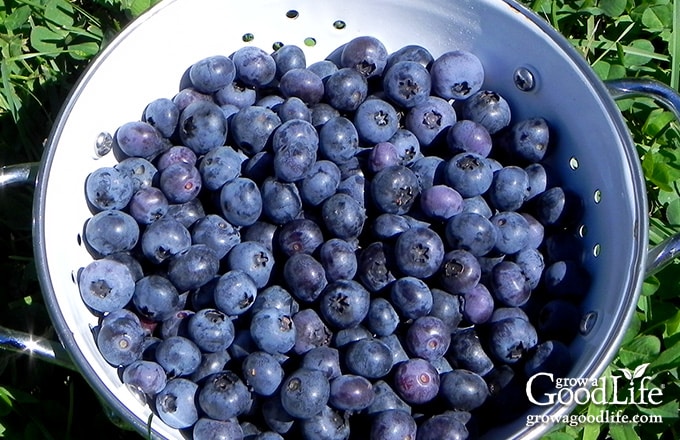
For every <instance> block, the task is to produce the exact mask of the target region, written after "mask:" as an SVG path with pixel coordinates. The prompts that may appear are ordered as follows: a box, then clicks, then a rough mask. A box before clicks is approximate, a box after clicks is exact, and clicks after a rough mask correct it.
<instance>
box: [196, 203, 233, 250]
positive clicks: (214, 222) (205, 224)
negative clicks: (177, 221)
mask: <svg viewBox="0 0 680 440" xmlns="http://www.w3.org/2000/svg"><path fill="white" fill-rule="evenodd" d="M191 240H192V242H193V243H194V244H204V245H206V246H208V247H209V248H210V249H212V250H213V251H214V252H215V254H216V256H217V258H219V259H222V258H223V257H224V256H225V255H227V253H228V252H229V251H230V250H231V249H232V248H233V247H234V246H236V245H237V244H238V243H240V242H241V236H240V232H239V230H238V229H236V228H235V227H234V226H233V225H232V224H231V223H229V222H228V221H226V220H225V219H224V218H222V217H221V216H219V215H217V214H208V215H206V216H205V217H203V218H201V219H198V220H197V221H196V222H195V223H194V224H193V225H192V227H191Z"/></svg>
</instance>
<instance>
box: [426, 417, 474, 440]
mask: <svg viewBox="0 0 680 440" xmlns="http://www.w3.org/2000/svg"><path fill="white" fill-rule="evenodd" d="M468 436H469V432H468V430H467V428H466V427H465V425H464V424H463V423H462V422H460V421H459V420H457V419H456V418H455V417H451V416H449V415H446V414H438V415H435V416H432V417H430V418H429V419H427V420H425V421H424V422H423V423H422V424H421V425H420V427H419V428H418V440H464V439H467V438H468Z"/></svg>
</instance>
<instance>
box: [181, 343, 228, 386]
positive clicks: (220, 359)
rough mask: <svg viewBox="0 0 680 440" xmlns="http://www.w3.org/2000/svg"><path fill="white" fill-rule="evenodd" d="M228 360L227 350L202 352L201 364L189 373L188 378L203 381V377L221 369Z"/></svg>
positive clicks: (197, 381)
mask: <svg viewBox="0 0 680 440" xmlns="http://www.w3.org/2000/svg"><path fill="white" fill-rule="evenodd" d="M230 360H231V355H230V354H229V351H228V350H224V351H215V352H208V353H203V354H201V364H200V365H199V366H198V368H197V369H196V370H195V371H194V372H193V373H191V374H190V375H189V379H191V380H193V381H194V382H196V383H199V382H203V379H205V378H206V377H208V376H210V375H211V374H214V373H219V372H220V371H223V370H224V369H225V366H226V365H227V362H229V361H230Z"/></svg>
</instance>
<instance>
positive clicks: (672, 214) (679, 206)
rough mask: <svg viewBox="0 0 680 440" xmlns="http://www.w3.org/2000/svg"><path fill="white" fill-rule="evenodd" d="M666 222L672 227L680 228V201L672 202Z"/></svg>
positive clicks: (669, 204)
mask: <svg viewBox="0 0 680 440" xmlns="http://www.w3.org/2000/svg"><path fill="white" fill-rule="evenodd" d="M666 220H668V223H669V224H670V225H674V226H680V199H675V200H671V201H670V202H669V203H668V206H667V207H666Z"/></svg>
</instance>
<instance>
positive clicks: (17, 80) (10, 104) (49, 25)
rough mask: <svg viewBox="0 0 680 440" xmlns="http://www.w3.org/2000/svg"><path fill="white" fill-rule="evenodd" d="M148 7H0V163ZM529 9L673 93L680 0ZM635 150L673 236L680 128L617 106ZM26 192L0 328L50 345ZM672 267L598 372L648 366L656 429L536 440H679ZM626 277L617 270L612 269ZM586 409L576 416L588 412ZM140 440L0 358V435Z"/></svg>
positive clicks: (8, 239)
mask: <svg viewBox="0 0 680 440" xmlns="http://www.w3.org/2000/svg"><path fill="white" fill-rule="evenodd" d="M151 3H152V2H151V1H150V0H92V1H85V0H81V1H67V0H0V133H1V135H0V164H1V165H5V164H13V163H20V162H27V161H37V160H39V159H40V156H41V153H42V144H43V142H44V140H45V139H46V137H47V136H48V133H49V130H50V127H51V125H52V124H53V123H54V120H55V117H56V115H57V113H58V111H59V108H60V107H61V105H62V104H63V102H64V100H65V99H66V96H67V94H68V92H69V90H70V89H71V88H72V86H73V84H74V82H75V80H76V79H77V77H78V75H79V74H80V73H82V71H83V69H84V68H85V67H86V65H87V63H88V62H89V61H90V60H91V59H92V57H94V56H95V55H96V54H97V53H98V52H99V51H100V50H101V48H102V47H103V46H105V45H106V43H107V42H108V41H110V39H111V38H112V37H113V36H115V34H116V33H117V32H118V31H119V30H120V29H121V28H122V27H123V26H124V25H125V24H126V23H127V22H129V21H130V20H131V19H132V18H134V17H135V16H136V15H138V14H140V13H141V12H142V11H144V10H145V9H146V8H148V7H149V6H150V5H151ZM524 3H525V4H527V5H528V6H530V7H531V8H532V9H534V10H535V11H537V12H538V13H539V14H540V15H541V16H542V17H544V18H545V19H546V20H547V21H549V22H550V23H551V24H552V25H553V26H554V27H555V28H557V29H558V30H559V31H560V32H561V33H562V34H563V35H565V36H566V37H567V38H569V39H570V41H572V42H573V44H574V46H575V47H577V48H578V49H579V51H580V52H581V53H582V54H583V56H584V57H585V58H586V59H587V60H588V62H589V63H590V64H591V65H592V66H593V69H594V70H595V71H596V72H597V73H598V75H599V76H600V77H601V78H602V79H612V78H621V77H649V78H654V79H657V80H659V81H662V82H664V83H666V84H669V85H671V86H672V87H674V88H676V89H677V88H678V86H679V85H680V2H674V1H671V0H600V1H596V0H579V1H576V0H569V1H564V0H534V1H525V2H524ZM620 108H621V111H622V112H623V114H624V116H625V117H626V119H627V120H628V122H629V126H630V131H631V134H632V136H633V139H634V140H635V142H636V145H637V148H638V152H639V155H640V160H641V162H642V166H643V170H644V172H645V175H646V178H647V190H648V193H649V203H650V204H649V216H650V224H651V229H650V244H652V245H653V244H657V243H659V242H660V241H662V240H663V239H664V238H666V237H668V236H670V235H672V234H676V233H678V232H680V188H679V187H678V181H680V126H679V125H678V123H677V121H675V120H674V118H673V116H672V114H671V113H670V112H668V111H666V110H665V109H663V108H659V107H658V105H656V104H655V103H654V102H652V101H651V100H649V99H635V100H632V99H629V100H624V101H621V102H620ZM31 198H32V190H31V188H13V189H12V190H11V191H3V192H1V193H0V280H3V281H2V283H1V284H0V302H1V303H2V304H3V305H2V306H1V307H0V323H1V324H2V325H4V326H7V327H12V328H18V329H26V330H30V331H32V332H34V333H35V334H38V335H43V336H46V337H54V331H53V329H52V327H51V325H50V322H49V319H48V316H47V313H46V310H45V307H44V304H43V302H42V297H41V295H40V293H39V286H38V283H37V278H36V273H35V268H34V266H33V254H32V237H31V230H30V225H31V210H30V208H31ZM678 269H679V266H678V264H677V263H675V262H674V263H673V264H671V265H670V266H669V267H667V268H666V269H664V270H663V271H661V272H660V273H658V274H657V275H656V276H654V277H651V278H650V279H649V280H647V282H646V283H645V285H644V291H643V295H642V297H641V299H640V302H639V305H638V310H637V312H636V314H635V318H634V320H633V323H632V325H631V328H630V330H629V332H628V335H627V337H626V339H625V341H624V344H623V346H622V347H621V350H620V351H619V354H618V356H617V357H616V359H615V360H614V361H613V363H612V365H611V366H610V367H609V369H608V370H607V373H606V374H608V375H611V374H612V372H616V371H618V370H619V369H621V368H625V369H628V370H635V369H636V368H641V366H644V365H646V364H649V366H648V367H647V372H648V373H654V374H655V379H654V382H655V384H657V385H658V386H662V387H663V390H664V392H663V399H664V400H663V404H662V405H659V406H656V407H654V408H651V409H650V408H649V407H636V406H629V407H627V408H625V409H624V411H625V412H626V413H627V414H630V415H633V414H641V413H645V412H647V413H648V412H650V411H651V412H655V413H657V414H661V415H663V416H664V417H665V419H664V420H665V423H664V424H663V425H640V426H636V425H607V424H592V425H579V426H575V427H568V426H567V427H565V426H558V427H556V428H555V429H554V430H553V431H552V432H551V433H550V434H548V436H547V437H548V438H551V439H553V440H563V439H564V440H566V439H587V440H593V439H604V438H613V439H615V440H619V439H637V438H641V439H652V438H669V439H670V438H680V423H679V422H678V399H679V398H680V379H679V377H678V366H679V365H680V361H679V359H680V299H679V298H678V288H679V287H680V270H678ZM622 270H625V268H622ZM600 409H601V408H599V407H594V406H588V407H583V408H579V409H578V410H577V413H582V414H596V413H597V412H598V411H600ZM91 426H96V427H97V435H96V436H97V438H105V439H109V438H110V439H126V438H139V436H138V435H137V434H135V433H131V432H129V431H126V430H124V429H120V428H117V427H115V426H114V425H113V424H112V423H111V422H110V421H109V420H108V418H107V416H106V413H105V411H104V410H103V409H102V406H101V405H100V403H99V402H98V400H97V398H96V397H95V396H94V393H93V392H92V391H91V390H90V388H89V387H88V385H87V384H86V383H85V382H84V380H83V378H82V377H80V376H79V375H77V374H75V373H72V372H70V371H68V370H65V369H62V368H59V367H55V366H52V365H49V364H46V363H42V362H39V361H36V360H35V359H29V358H27V357H23V356H18V355H15V354H11V353H5V352H2V353H0V437H6V438H10V439H17V438H25V439H80V438H90V437H92V436H93V435H92V433H91V431H90V427H91Z"/></svg>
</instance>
